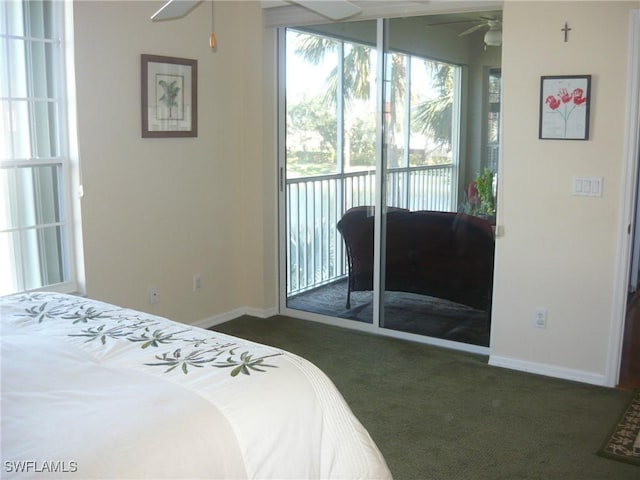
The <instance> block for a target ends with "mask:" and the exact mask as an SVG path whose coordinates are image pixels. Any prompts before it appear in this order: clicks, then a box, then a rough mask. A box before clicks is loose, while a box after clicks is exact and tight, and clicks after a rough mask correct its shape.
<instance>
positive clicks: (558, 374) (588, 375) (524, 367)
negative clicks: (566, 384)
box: [489, 355, 610, 387]
mask: <svg viewBox="0 0 640 480" xmlns="http://www.w3.org/2000/svg"><path fill="white" fill-rule="evenodd" d="M489 365H492V366H494V367H502V368H509V369H511V370H520V371H522V372H529V373H535V374H538V375H545V376H547V377H554V378H561V379H563V380H571V381H575V382H582V383H589V384H591V385H598V386H601V387H608V386H610V385H608V383H607V381H606V377H605V375H602V374H597V373H592V372H585V371H584V370H573V369H570V368H563V367H557V366H555V365H547V364H544V363H536V362H527V361H524V360H516V359H513V358H508V357H499V356H497V355H490V356H489Z"/></svg>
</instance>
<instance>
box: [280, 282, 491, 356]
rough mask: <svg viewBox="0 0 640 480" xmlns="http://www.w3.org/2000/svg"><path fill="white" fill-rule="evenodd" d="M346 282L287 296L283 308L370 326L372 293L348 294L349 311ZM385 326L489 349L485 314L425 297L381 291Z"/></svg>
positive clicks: (487, 323)
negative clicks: (286, 307)
mask: <svg viewBox="0 0 640 480" xmlns="http://www.w3.org/2000/svg"><path fill="white" fill-rule="evenodd" d="M346 298H347V280H346V279H342V280H339V281H337V282H334V283H331V284H328V285H324V286H322V287H319V288H316V289H313V290H309V291H307V292H304V293H300V294H298V295H295V296H291V297H289V298H288V299H287V306H288V307H289V308H293V309H296V310H303V311H307V312H313V313H320V314H323V315H329V316H332V317H339V318H346V319H351V320H355V321H359V322H365V323H372V318H373V317H372V315H373V313H372V312H373V292H352V293H351V308H350V309H347V308H345V303H346ZM384 298H385V309H384V317H385V325H384V326H385V327H386V328H390V329H393V330H399V331H404V332H409V333H416V334H419V335H425V336H428V337H434V338H441V339H445V340H452V341H455V342H462V343H468V344H472V345H480V346H483V347H487V346H489V330H490V328H489V319H490V315H489V313H488V312H485V311H482V310H476V309H474V308H471V307H467V306H466V305H461V304H459V303H454V302H450V301H448V300H443V299H440V298H435V297H429V296H426V295H416V294H413V293H404V292H385V296H384Z"/></svg>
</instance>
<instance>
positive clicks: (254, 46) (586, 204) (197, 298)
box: [75, 1, 640, 383]
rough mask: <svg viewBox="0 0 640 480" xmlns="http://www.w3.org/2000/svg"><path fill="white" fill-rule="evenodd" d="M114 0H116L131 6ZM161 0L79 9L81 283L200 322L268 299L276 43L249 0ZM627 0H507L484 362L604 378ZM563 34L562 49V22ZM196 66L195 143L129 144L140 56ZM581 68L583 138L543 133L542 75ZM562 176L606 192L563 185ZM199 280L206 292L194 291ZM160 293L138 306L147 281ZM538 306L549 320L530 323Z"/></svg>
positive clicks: (265, 305)
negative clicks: (178, 16)
mask: <svg viewBox="0 0 640 480" xmlns="http://www.w3.org/2000/svg"><path fill="white" fill-rule="evenodd" d="M125 3H126V5H125ZM159 5H161V2H111V1H105V2H76V5H75V16H76V18H75V20H76V55H77V86H78V110H79V111H78V114H79V137H80V156H81V161H82V168H83V178H84V187H85V197H84V198H83V200H82V208H83V234H84V243H85V263H86V276H87V290H88V294H89V295H90V296H91V297H94V298H99V299H104V300H107V301H111V302H114V303H118V304H122V305H127V306H131V307H134V308H138V309H141V310H147V311H154V312H157V313H159V314H162V315H166V316H169V317H172V318H175V319H178V320H182V321H186V322H197V321H198V320H201V319H205V318H208V317H211V316H216V315H224V314H227V313H228V312H233V311H237V309H243V308H245V307H249V308H255V309H257V310H258V311H267V310H269V309H272V308H274V307H275V306H276V288H277V272H276V268H275V266H276V251H277V249H276V242H275V238H276V213H275V212H276V186H275V185H276V158H275V145H274V135H275V123H274V122H275V94H274V92H275V84H274V77H275V73H274V72H275V42H274V34H273V32H272V31H267V32H264V31H263V28H262V26H261V14H262V13H261V11H260V7H259V4H258V3H257V2H249V3H244V2H216V34H217V37H218V42H219V47H218V50H217V52H211V51H210V49H209V47H208V44H207V40H208V36H209V33H210V24H209V22H210V15H209V14H210V12H209V4H208V3H207V4H202V5H200V6H199V7H198V9H197V10H196V12H194V13H192V14H191V15H189V16H188V17H186V18H185V19H183V20H181V21H178V22H166V23H162V24H153V23H151V22H150V21H149V20H148V18H149V16H150V15H151V14H152V13H153V12H154V11H155V10H156V9H157V8H158V7H159ZM631 8H640V5H639V3H638V2H621V3H615V2H586V3H584V4H580V5H579V4H577V3H576V2H567V3H560V2H554V3H553V13H554V14H553V15H550V14H549V12H550V4H549V3H546V2H542V3H539V2H531V3H528V2H511V1H508V2H506V3H505V9H504V18H505V26H504V47H503V78H504V96H503V108H504V111H503V119H504V122H503V126H504V129H503V158H502V161H501V172H500V192H499V194H500V199H499V212H498V214H499V222H500V223H501V225H502V226H503V228H504V235H503V236H502V237H500V238H499V239H498V242H497V259H496V281H495V292H494V312H493V328H492V340H491V341H492V343H491V351H492V356H491V361H492V363H494V364H501V365H506V366H512V367H515V368H524V369H528V368H531V369H533V370H538V371H544V370H545V368H547V367H548V372H549V373H550V374H554V375H558V376H565V377H569V378H572V377H573V378H577V379H582V380H585V381H592V382H595V383H598V382H604V380H603V378H604V375H605V370H606V368H607V353H608V352H607V347H608V341H609V336H610V334H611V329H612V325H613V324H614V319H613V313H612V312H613V308H614V301H613V284H614V279H615V277H616V271H615V270H616V265H615V256H616V242H617V239H618V235H619V220H620V219H619V216H620V212H621V194H622V192H621V175H622V171H623V158H622V157H623V134H624V132H623V127H624V118H625V110H624V109H625V88H626V78H627V77H626V69H627V67H626V62H627V28H628V27H627V26H628V16H629V10H630V9H631ZM565 20H567V21H569V23H570V26H571V28H572V29H573V30H572V31H571V33H570V41H569V42H568V43H564V42H563V41H562V34H561V32H560V28H561V27H562V26H563V24H564V21H565ZM141 53H153V54H161V55H169V56H178V57H188V58H195V59H197V60H198V61H199V69H200V70H199V112H200V115H199V130H200V132H199V136H198V138H197V139H142V138H141V137H140V106H139V101H140V100H139V98H140V85H139V75H140V65H139V63H140V54H141ZM580 73H587V74H591V75H593V84H592V87H593V98H592V113H591V139H590V140H589V141H586V142H581V141H578V142H562V141H540V140H538V138H537V137H538V100H539V98H538V97H539V82H540V76H541V75H554V74H580ZM574 175H598V176H603V177H604V195H603V197H602V198H581V197H574V196H571V180H572V177H573V176H574ZM194 274H201V275H202V279H203V288H202V291H201V292H197V293H194V292H192V291H191V281H192V275H194ZM150 285H158V286H159V288H160V295H161V301H160V303H159V304H158V305H157V306H154V307H153V308H152V306H150V305H149V304H148V290H147V289H148V287H149V286H150ZM536 307H545V308H547V309H548V312H549V319H548V328H547V329H545V330H538V329H534V328H533V326H532V319H533V311H534V309H535V308H536Z"/></svg>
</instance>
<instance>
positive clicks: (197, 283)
mask: <svg viewBox="0 0 640 480" xmlns="http://www.w3.org/2000/svg"><path fill="white" fill-rule="evenodd" d="M201 288H202V277H200V275H194V276H193V291H194V292H197V291H198V290H200V289H201Z"/></svg>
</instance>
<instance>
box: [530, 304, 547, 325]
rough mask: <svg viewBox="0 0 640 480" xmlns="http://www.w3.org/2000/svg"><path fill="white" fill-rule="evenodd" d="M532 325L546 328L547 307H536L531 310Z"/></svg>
mask: <svg viewBox="0 0 640 480" xmlns="http://www.w3.org/2000/svg"><path fill="white" fill-rule="evenodd" d="M533 326H534V327H536V328H547V309H546V308H536V309H535V311H534V312H533Z"/></svg>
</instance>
